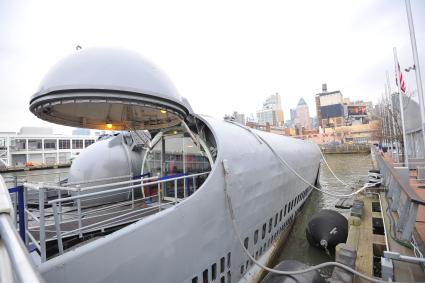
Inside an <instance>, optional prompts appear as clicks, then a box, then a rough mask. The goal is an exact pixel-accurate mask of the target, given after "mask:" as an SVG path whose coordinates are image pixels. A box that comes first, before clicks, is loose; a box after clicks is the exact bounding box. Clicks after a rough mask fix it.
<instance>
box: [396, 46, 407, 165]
mask: <svg viewBox="0 0 425 283" xmlns="http://www.w3.org/2000/svg"><path fill="white" fill-rule="evenodd" d="M393 51H394V63H395V69H396V73H397V78H396V80H397V85H398V98H399V101H400V116H401V128H402V131H403V149H404V158H403V160H404V166H406V167H409V158H408V156H407V139H406V129H405V128H404V107H403V97H402V96H403V94H402V92H401V88H400V87H401V86H400V84H401V82H400V71H399V68H398V66H399V64H398V59H397V50H396V48H395V47H394V49H393Z"/></svg>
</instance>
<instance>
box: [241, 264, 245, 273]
mask: <svg viewBox="0 0 425 283" xmlns="http://www.w3.org/2000/svg"><path fill="white" fill-rule="evenodd" d="M244 271H245V266H244V265H243V264H242V265H241V275H243V272H244Z"/></svg>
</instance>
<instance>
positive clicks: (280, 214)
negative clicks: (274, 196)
mask: <svg viewBox="0 0 425 283" xmlns="http://www.w3.org/2000/svg"><path fill="white" fill-rule="evenodd" d="M280 221H282V209H281V210H280V213H279V222H280Z"/></svg>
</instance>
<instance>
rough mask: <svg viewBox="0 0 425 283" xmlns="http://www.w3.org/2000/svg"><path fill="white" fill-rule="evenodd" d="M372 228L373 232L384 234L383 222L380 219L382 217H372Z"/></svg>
mask: <svg viewBox="0 0 425 283" xmlns="http://www.w3.org/2000/svg"><path fill="white" fill-rule="evenodd" d="M372 230H373V234H376V235H385V232H384V222H383V221H382V218H377V217H373V218H372Z"/></svg>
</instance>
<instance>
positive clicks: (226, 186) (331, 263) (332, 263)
mask: <svg viewBox="0 0 425 283" xmlns="http://www.w3.org/2000/svg"><path fill="white" fill-rule="evenodd" d="M222 163H223V169H224V183H225V184H224V194H225V198H226V203H227V206H228V209H229V217H230V221H231V223H232V228H233V232H234V233H235V234H236V237H237V239H238V241H239V243H240V246H241V248H242V250H243V251H244V253H245V254H246V255H247V256H248V258H249V259H250V260H251V261H252V262H253V263H254V264H256V265H257V266H259V267H260V268H262V269H264V270H266V271H268V272H271V273H275V274H279V275H297V274H303V273H306V272H310V271H314V270H317V269H321V268H324V267H330V266H335V267H339V268H341V269H344V270H346V271H348V272H351V273H352V274H354V275H357V276H359V277H361V278H363V279H365V280H369V281H371V282H376V283H386V282H389V281H384V280H379V279H376V278H372V277H369V276H367V275H364V274H362V273H360V272H358V271H357V270H354V269H352V268H350V267H348V266H346V265H344V264H342V263H339V262H335V261H329V262H324V263H320V264H317V265H314V266H311V267H308V268H306V269H301V270H293V271H283V270H277V269H273V268H270V267H267V266H265V265H263V264H262V263H260V262H258V261H257V260H256V259H255V258H254V257H253V256H251V254H250V253H249V251H248V250H247V249H246V248H245V245H244V243H243V241H242V238H241V236H240V233H239V231H238V228H237V226H236V219H235V214H234V211H233V205H232V199H231V197H230V195H229V190H228V189H229V173H230V172H229V169H228V167H227V160H223V162H222ZM392 282H393V283H405V282H395V281H392Z"/></svg>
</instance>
